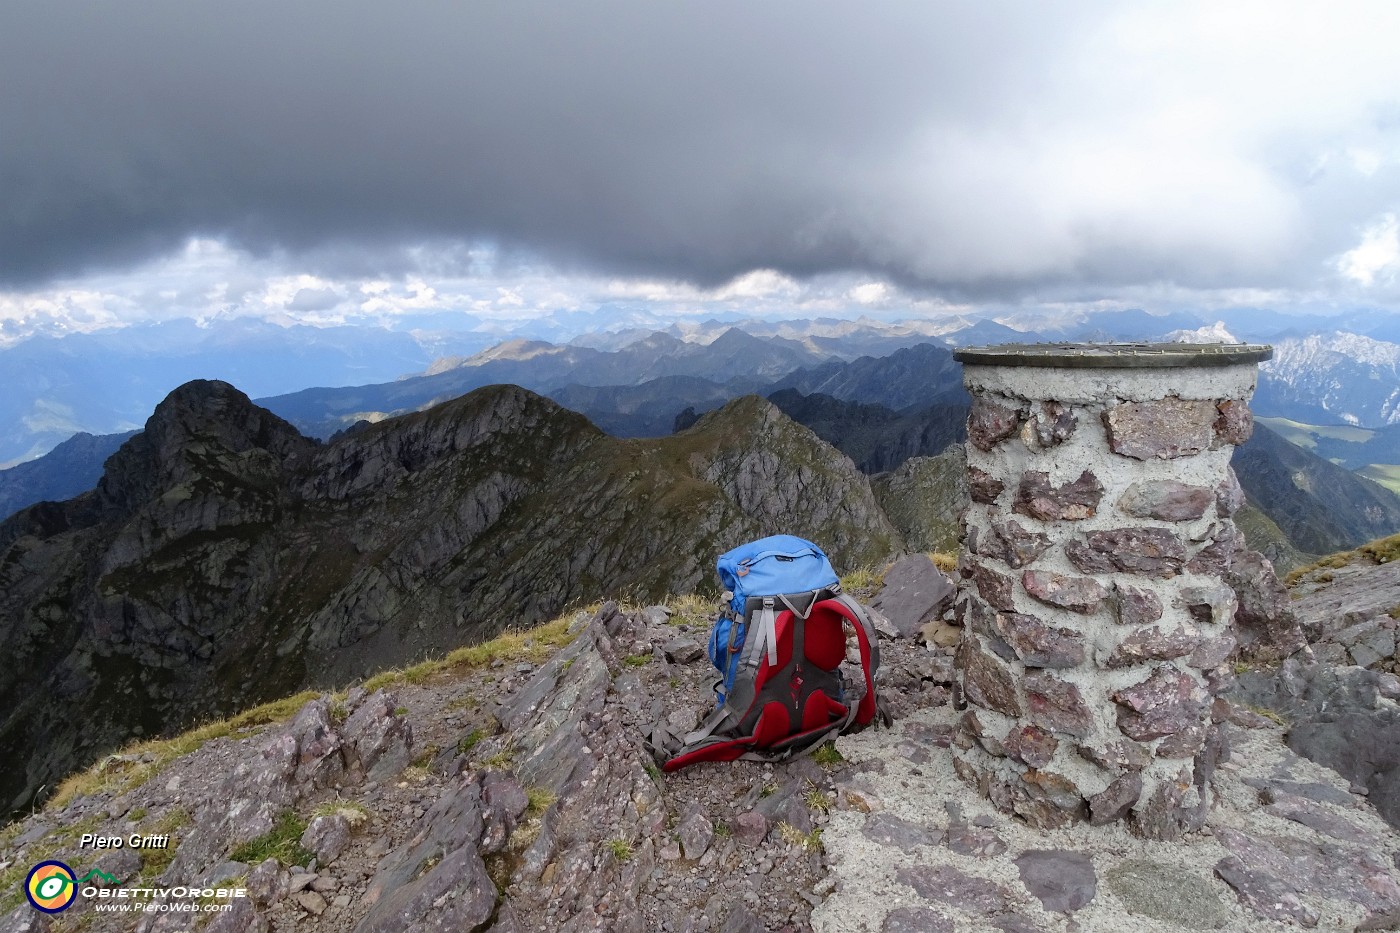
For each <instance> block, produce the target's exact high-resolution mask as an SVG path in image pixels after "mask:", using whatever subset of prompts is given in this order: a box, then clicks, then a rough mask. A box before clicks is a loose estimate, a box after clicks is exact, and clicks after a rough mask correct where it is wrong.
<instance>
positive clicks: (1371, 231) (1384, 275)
mask: <svg viewBox="0 0 1400 933" xmlns="http://www.w3.org/2000/svg"><path fill="white" fill-rule="evenodd" d="M1397 270H1400V221H1398V220H1397V219H1396V216H1395V215H1394V214H1386V215H1385V216H1384V217H1382V218H1381V219H1380V220H1379V221H1377V222H1376V223H1375V224H1373V225H1371V226H1370V227H1368V228H1367V229H1366V231H1365V233H1363V234H1362V236H1361V242H1360V243H1359V244H1358V245H1357V246H1356V248H1354V249H1350V250H1347V251H1346V252H1345V253H1343V254H1342V257H1341V258H1340V259H1339V260H1337V271H1339V272H1341V274H1342V275H1344V276H1345V277H1347V278H1348V279H1351V280H1352V281H1353V282H1356V283H1358V284H1360V285H1364V286H1370V285H1373V284H1375V283H1376V282H1378V281H1381V280H1387V279H1391V278H1393V277H1394V276H1395V273H1396V271H1397Z"/></svg>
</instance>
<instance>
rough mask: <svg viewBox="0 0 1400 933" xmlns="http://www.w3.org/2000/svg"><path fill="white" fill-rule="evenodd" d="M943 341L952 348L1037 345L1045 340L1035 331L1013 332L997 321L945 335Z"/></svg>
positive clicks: (980, 322) (979, 323)
mask: <svg viewBox="0 0 1400 933" xmlns="http://www.w3.org/2000/svg"><path fill="white" fill-rule="evenodd" d="M942 339H943V342H944V343H946V344H948V345H949V346H951V347H978V346H983V345H986V344H993V343H1036V342H1038V341H1040V340H1042V339H1044V338H1043V337H1042V336H1041V335H1040V334H1038V333H1035V332H1033V331H1024V330H1013V329H1012V328H1010V327H1007V326H1006V325H1005V324H998V323H997V322H996V321H988V320H981V321H978V322H977V323H975V324H971V325H969V326H967V327H964V328H962V329H960V330H955V331H953V332H951V333H948V334H945V335H943V338H942Z"/></svg>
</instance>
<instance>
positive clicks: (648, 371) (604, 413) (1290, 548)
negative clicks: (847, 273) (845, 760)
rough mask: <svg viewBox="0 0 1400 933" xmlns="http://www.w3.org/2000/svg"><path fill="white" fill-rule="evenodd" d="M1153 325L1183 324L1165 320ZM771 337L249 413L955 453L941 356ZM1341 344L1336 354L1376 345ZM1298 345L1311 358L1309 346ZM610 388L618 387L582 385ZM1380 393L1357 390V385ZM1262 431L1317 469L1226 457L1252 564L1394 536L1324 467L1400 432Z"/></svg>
mask: <svg viewBox="0 0 1400 933" xmlns="http://www.w3.org/2000/svg"><path fill="white" fill-rule="evenodd" d="M1120 317H1121V318H1122V320H1121V321H1120V323H1121V325H1122V326H1124V327H1141V326H1147V324H1148V323H1149V322H1150V321H1152V320H1156V319H1154V318H1150V317H1149V316H1146V315H1130V314H1125V315H1120ZM1163 323H1164V324H1173V323H1183V321H1182V320H1181V319H1179V318H1171V319H1167V320H1165V321H1163ZM772 329H774V330H775V331H778V332H775V333H772V334H769V335H767V336H762V337H760V336H755V335H753V334H749V333H747V332H745V331H743V330H739V329H737V328H732V327H725V328H723V329H722V330H720V332H719V333H717V334H714V333H705V334H702V335H700V336H703V337H705V338H712V339H709V340H708V342H695V341H688V340H685V339H681V337H678V336H675V335H672V334H665V333H655V332H652V333H646V334H631V335H627V336H626V338H625V339H620V340H619V341H617V343H619V344H621V346H620V348H618V349H611V350H601V349H596V348H593V347H587V346H578V345H565V346H558V345H554V344H549V343H545V342H542V341H512V342H508V343H505V344H500V345H497V346H495V347H492V348H490V349H489V350H486V351H483V352H481V353H479V354H476V355H475V356H472V357H469V358H465V359H461V360H456V361H453V362H450V363H448V362H440V363H439V365H438V366H437V367H436V369H437V370H438V371H436V372H433V373H431V374H425V375H421V376H416V377H413V378H409V379H400V380H396V381H393V382H387V383H380V384H377V385H366V386H357V387H351V388H318V389H307V390H304V391H301V392H297V393H293V394H291V395H286V396H277V397H273V398H268V399H263V400H262V401H261V403H262V404H264V405H266V407H267V408H268V409H270V410H271V411H273V412H275V413H276V414H278V415H279V416H281V417H283V418H285V419H286V420H288V421H289V422H291V423H292V424H293V425H294V426H296V427H297V428H298V429H299V430H300V431H302V432H304V433H306V434H308V435H312V436H318V437H322V438H326V437H329V436H331V435H332V434H334V433H336V432H339V431H344V430H347V429H349V428H352V427H356V426H359V427H364V426H365V425H368V424H370V423H373V422H376V421H380V420H383V419H385V418H388V417H392V416H395V415H401V414H405V413H411V412H415V411H421V410H425V409H427V408H429V407H431V406H433V405H435V404H439V403H442V402H444V401H448V400H451V399H453V398H457V397H459V396H460V395H462V394H464V393H466V392H469V391H472V390H475V389H477V388H481V387H483V386H486V385H492V384H500V383H507V382H513V383H515V384H518V385H521V386H523V387H525V388H528V389H530V390H532V391H536V392H539V393H541V394H545V395H547V396H550V397H552V398H553V399H554V401H556V402H557V403H559V404H560V405H563V406H564V407H566V408H570V409H572V410H574V411H578V412H579V413H581V414H583V415H585V416H586V417H587V418H588V419H589V420H591V421H592V422H593V423H594V424H596V425H598V426H599V427H601V428H603V429H604V430H605V431H606V432H607V433H609V434H611V435H613V436H615V437H622V438H629V437H659V436H664V435H666V434H669V433H670V432H671V430H672V429H673V428H674V427H675V426H676V424H677V417H678V416H679V415H682V413H685V417H684V418H682V419H681V422H680V423H681V424H683V425H689V424H692V423H694V421H695V420H697V419H698V418H699V417H700V416H701V415H702V414H703V413H704V412H706V411H709V410H712V409H714V408H718V407H720V406H722V405H724V404H726V403H727V402H729V401H731V400H733V399H735V398H737V397H740V396H742V395H746V394H765V395H767V396H768V397H769V398H770V399H771V400H772V401H773V402H774V404H776V405H778V406H779V408H781V409H782V410H783V411H784V412H785V413H786V414H787V415H788V416H789V417H791V418H793V419H794V420H796V421H798V422H799V423H802V424H804V425H806V426H807V427H809V428H810V429H811V430H813V431H814V432H816V434H817V435H818V436H820V437H822V438H823V439H824V440H826V441H828V442H829V443H832V444H834V445H835V446H837V447H838V448H839V449H841V450H842V452H844V453H845V454H847V455H848V456H849V457H851V459H852V460H854V461H855V463H856V464H857V465H858V466H859V468H860V469H861V470H862V471H864V472H865V473H867V474H871V475H874V474H878V473H883V472H888V471H892V470H896V469H898V468H899V467H900V466H901V465H902V464H903V463H905V462H906V461H907V460H909V459H910V458H913V457H931V456H936V455H938V454H940V453H941V452H943V451H944V450H945V449H946V448H947V447H948V445H949V444H952V443H954V442H957V441H959V440H961V438H962V432H963V422H964V420H965V412H966V406H967V402H968V399H967V394H966V392H965V391H964V389H963V387H962V377H961V368H960V367H959V365H958V364H957V363H956V362H955V361H954V360H953V358H952V354H951V352H950V350H949V349H948V348H947V347H945V346H943V345H938V344H931V343H921V344H916V345H914V346H910V347H902V348H899V349H896V350H894V351H893V352H891V353H889V354H888V355H887V356H883V357H875V356H858V357H856V358H854V359H850V360H842V359H825V360H821V359H818V357H817V352H818V350H817V348H818V346H819V345H818V344H816V343H814V341H826V342H827V343H825V344H821V345H820V346H824V347H826V348H828V349H830V348H831V347H833V346H836V345H837V344H838V343H840V344H841V345H842V346H843V347H844V348H845V349H850V348H852V347H854V346H857V345H859V346H868V345H869V344H870V342H871V341H872V340H874V339H875V337H874V336H873V334H875V333H877V332H878V329H877V328H875V327H873V326H871V325H861V324H854V323H851V322H841V323H840V325H839V326H838V325H837V324H830V325H826V326H822V327H817V328H815V329H814V333H812V334H808V335H807V336H806V337H805V338H803V339H797V338H795V337H794V336H792V334H793V333H794V332H795V331H796V328H795V326H793V325H791V324H789V325H785V329H779V328H772ZM685 336H687V337H692V338H694V337H696V336H697V334H696V333H695V332H692V333H688V334H686V335H685ZM887 336H889V337H890V339H892V340H894V341H896V342H898V341H904V340H907V339H915V338H917V337H918V336H919V335H918V334H917V332H916V331H915V330H913V329H908V330H905V331H901V332H899V333H896V334H893V335H887ZM1293 339H1294V338H1285V340H1284V341H1282V342H1281V344H1280V346H1281V347H1282V348H1283V349H1282V351H1281V354H1280V356H1281V359H1282V360H1283V361H1284V362H1286V363H1288V371H1290V372H1295V373H1296V372H1299V371H1301V370H1300V368H1299V367H1298V366H1296V365H1295V361H1296V359H1297V356H1296V355H1295V354H1293V353H1292V352H1291V350H1290V349H1289V348H1290V347H1291V346H1292V344H1290V343H1289V341H1292V340H1293ZM1339 339H1340V341H1341V345H1343V346H1368V347H1370V346H1372V344H1373V343H1374V342H1371V343H1370V344H1367V343H1364V342H1363V343H1358V342H1356V341H1349V339H1348V338H1345V337H1343V338H1339ZM1308 340H1309V341H1311V345H1313V346H1319V345H1321V344H1320V343H1319V341H1318V340H1317V339H1315V338H1308ZM842 342H844V343H842ZM1369 359H1370V365H1381V364H1383V363H1384V360H1385V357H1384V356H1380V357H1377V356H1376V355H1375V354H1373V355H1372V356H1371V357H1369ZM1356 365H1361V364H1360V363H1359V362H1358V363H1357V364H1356ZM670 370H677V372H670ZM658 373H661V374H662V375H657V374H658ZM775 373H776V374H777V375H774V374H775ZM585 380H587V381H585ZM606 380H621V381H619V382H614V383H611V384H591V383H594V382H597V383H604V382H605V381H606ZM1377 381H1380V380H1378V379H1368V380H1367V384H1368V385H1372V384H1374V383H1376V382H1377ZM1270 384H1271V383H1270V382H1269V377H1268V374H1267V370H1265V371H1264V372H1261V378H1260V386H1261V388H1260V394H1259V396H1258V397H1264V398H1265V400H1266V401H1267V396H1268V393H1267V392H1266V391H1265V387H1266V386H1268V385H1270ZM1255 407H1256V410H1258V409H1260V408H1261V407H1263V406H1262V405H1256V406H1255ZM1264 410H1267V408H1265V409H1264ZM1263 423H1267V424H1272V425H1274V426H1276V427H1277V426H1283V427H1284V429H1285V430H1284V434H1285V437H1287V438H1288V439H1289V440H1291V441H1293V442H1294V444H1300V445H1302V446H1303V447H1308V446H1311V447H1313V448H1314V450H1315V451H1316V453H1318V454H1320V455H1322V459H1321V460H1319V459H1318V457H1316V456H1313V455H1312V454H1311V453H1308V452H1307V451H1305V450H1292V449H1288V448H1285V447H1280V446H1278V444H1276V443H1273V442H1272V441H1273V440H1274V439H1273V438H1272V436H1271V435H1267V434H1264V433H1263V432H1262V431H1261V432H1260V434H1259V436H1258V438H1257V439H1256V440H1255V441H1253V442H1251V444H1250V445H1246V446H1245V447H1244V448H1242V449H1241V450H1240V451H1239V452H1237V455H1236V457H1237V461H1236V462H1237V464H1239V472H1240V475H1241V481H1242V482H1243V483H1244V484H1245V487H1246V489H1247V490H1249V491H1250V493H1251V499H1252V500H1254V501H1255V504H1256V505H1257V506H1258V507H1259V509H1260V510H1261V512H1260V515H1261V516H1262V518H1263V519H1267V521H1263V520H1261V521H1259V522H1256V523H1255V525H1254V527H1255V528H1256V531H1257V533H1258V534H1260V535H1267V536H1268V540H1260V541H1259V542H1258V546H1259V548H1260V549H1261V550H1264V549H1266V547H1267V546H1272V548H1273V554H1274V556H1276V557H1279V559H1280V563H1281V564H1282V565H1288V564H1290V563H1292V562H1293V561H1294V559H1295V558H1294V556H1293V555H1295V554H1297V555H1306V554H1317V553H1323V552H1326V551H1331V550H1340V549H1344V548H1350V547H1355V546H1357V545H1358V544H1360V543H1361V542H1364V541H1367V540H1370V539H1372V538H1374V537H1377V536H1380V535H1383V534H1389V533H1391V532H1393V531H1396V530H1400V523H1397V522H1396V520H1395V518H1396V515H1397V512H1396V504H1397V503H1396V500H1395V499H1394V497H1393V496H1392V495H1391V493H1390V492H1388V491H1387V490H1385V489H1378V488H1377V487H1376V486H1375V485H1373V484H1372V483H1371V482H1368V481H1366V480H1364V479H1362V478H1361V477H1360V476H1359V475H1356V474H1353V473H1348V472H1347V471H1346V470H1342V469H1340V468H1333V467H1332V465H1331V464H1329V463H1327V462H1326V461H1327V460H1328V459H1332V460H1336V461H1338V462H1339V463H1342V464H1344V465H1345V466H1346V467H1348V468H1352V469H1358V470H1363V471H1365V472H1366V473H1368V474H1369V475H1372V476H1374V478H1375V479H1377V480H1379V481H1381V482H1382V483H1386V482H1390V481H1391V479H1392V477H1391V476H1390V474H1389V473H1388V472H1387V471H1388V470H1390V469H1391V466H1390V465H1393V464H1400V425H1397V426H1395V427H1394V428H1393V429H1392V428H1381V429H1378V430H1370V429H1361V428H1354V427H1348V426H1342V427H1336V428H1319V427H1316V426H1314V425H1307V424H1303V423H1302V422H1295V421H1292V420H1288V419H1280V418H1272V419H1270V418H1267V417H1266V418H1264V419H1263ZM104 443H105V444H106V445H107V446H106V447H105V448H104V447H103V446H102V445H103V444H104ZM115 446H116V442H115V441H114V440H110V439H109V440H106V441H103V442H90V443H86V444H84V445H79V446H78V447H77V448H75V449H66V450H65V451H64V453H63V455H62V456H60V457H56V458H54V459H50V458H45V459H44V460H43V461H40V462H38V463H35V464H32V465H30V466H29V467H28V468H27V469H26V470H23V471H13V470H12V471H0V502H8V503H10V504H11V506H12V507H18V506H19V505H22V504H28V502H31V501H38V499H40V498H50V499H53V498H62V493H64V492H67V493H71V492H72V491H74V490H81V489H84V488H90V487H91V485H92V483H94V482H95V480H96V477H97V476H98V475H99V474H100V471H101V462H102V460H103V459H105V454H104V450H110V449H114V448H115ZM84 452H86V453H85V454H84ZM1394 470H1395V471H1396V473H1397V474H1400V466H1395V467H1394ZM34 476H42V477H46V478H52V479H53V481H54V482H59V483H60V486H58V487H55V490H57V491H49V489H48V487H45V486H42V485H39V484H36V483H35V482H34V481H33V480H32V477H34ZM1324 476H1325V477H1326V479H1325V481H1323V480H1322V479H1321V477H1324ZM1289 477H1291V478H1292V479H1289V480H1288V482H1287V484H1286V485H1285V484H1284V480H1285V479H1286V478H1289ZM1394 478H1395V479H1400V475H1397V476H1396V477H1394ZM1329 497H1331V499H1330V501H1329ZM1346 503H1352V506H1351V507H1347V506H1346Z"/></svg>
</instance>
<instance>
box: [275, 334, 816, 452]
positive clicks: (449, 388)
mask: <svg viewBox="0 0 1400 933" xmlns="http://www.w3.org/2000/svg"><path fill="white" fill-rule="evenodd" d="M817 359H819V358H818V357H817V356H816V355H815V354H813V353H811V352H810V351H808V350H806V349H805V348H803V347H801V346H800V345H799V344H796V343H795V342H793V341H789V340H785V339H781V338H773V339H761V338H758V337H754V336H751V335H749V334H746V333H744V332H743V331H741V330H737V329H734V328H731V329H729V330H727V331H726V332H725V333H723V334H721V335H720V336H719V337H718V338H716V339H715V340H714V341H713V342H711V343H708V344H699V343H688V342H686V341H683V340H679V339H677V338H675V337H673V336H671V335H669V334H664V333H653V334H651V335H649V336H648V337H646V338H644V339H642V340H638V341H635V342H632V343H629V344H628V345H627V346H625V347H623V348H621V349H619V350H612V351H604V350H595V349H593V348H592V347H583V346H572V345H567V344H566V345H563V346H560V345H556V344H552V343H548V342H545V341H526V340H512V341H507V342H506V343H503V344H500V345H498V346H496V347H493V348H491V349H490V350H488V351H485V352H483V353H479V354H477V355H476V356H473V357H470V358H467V359H463V360H456V361H440V362H439V363H438V364H436V365H435V366H434V367H433V370H432V371H430V372H429V373H428V374H426V375H422V376H414V377H411V378H406V379H399V380H397V381H395V382H391V383H384V384H379V385H363V386H354V387H350V388H325V389H322V388H317V389H306V390H303V391H301V392H294V393H291V394H289V395H282V396H276V397H272V398H264V399H260V400H259V403H260V404H262V405H265V406H266V407H267V408H269V409H270V410H272V411H274V412H276V413H277V414H278V415H280V416H282V417H283V418H286V419H287V420H288V421H290V422H292V423H293V424H295V425H296V426H297V427H298V428H299V429H300V430H302V431H305V432H307V433H309V434H313V435H315V436H318V437H328V436H330V435H331V434H333V433H334V432H336V431H338V430H341V429H342V428H344V427H347V426H349V425H351V424H353V423H354V422H356V421H359V420H362V419H368V420H371V421H373V420H377V419H380V418H383V417H386V416H389V415H394V414H403V413H406V412H412V411H420V410H422V409H424V408H426V407H428V406H431V405H435V404H438V403H440V402H445V401H447V400H449V399H453V398H456V397H458V396H460V395H464V394H466V393H467V392H470V391H472V390H473V389H479V388H481V387H483V386H488V385H518V386H522V387H524V388H527V389H530V390H531V391H533V392H539V393H540V394H542V395H550V394H551V393H554V392H556V391H560V390H563V389H564V388H565V387H566V386H598V387H603V386H636V385H641V384H643V383H646V382H649V381H651V380H653V379H659V378H663V377H675V376H691V377H698V378H701V379H705V380H708V381H710V382H715V383H725V382H728V381H729V380H731V379H736V378H737V379H746V378H747V379H755V380H757V381H758V382H759V384H762V382H763V381H765V380H771V379H776V378H777V377H779V376H781V375H783V374H784V373H788V372H791V371H792V370H794V369H796V368H798V367H800V366H804V365H808V364H810V363H812V362H814V361H816V360H817ZM688 404H692V403H691V402H689V401H687V402H684V404H682V405H680V406H679V408H684V407H685V406H686V405H688ZM679 408H677V409H675V410H672V411H669V412H666V413H663V415H669V416H671V417H674V415H675V413H676V411H678V410H679ZM667 430H669V427H668V428H667Z"/></svg>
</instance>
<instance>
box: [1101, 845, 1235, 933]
mask: <svg viewBox="0 0 1400 933" xmlns="http://www.w3.org/2000/svg"><path fill="white" fill-rule="evenodd" d="M1104 885H1105V887H1107V888H1108V890H1110V891H1112V892H1113V894H1114V895H1116V896H1117V898H1118V899H1119V900H1120V901H1122V902H1123V906H1124V907H1126V908H1127V909H1128V912H1129V913H1134V914H1139V915H1141V916H1144V917H1151V918H1152V919H1154V920H1161V921H1163V922H1165V923H1170V924H1173V925H1174V926H1179V927H1183V928H1185V929H1188V930H1218V929H1220V928H1221V927H1223V926H1225V924H1226V923H1228V922H1229V919H1230V913H1229V910H1228V909H1227V908H1226V906H1225V904H1224V902H1222V901H1221V900H1220V896H1219V895H1218V894H1217V893H1216V891H1215V889H1214V888H1213V887H1212V886H1211V884H1210V882H1208V881H1206V880H1205V879H1204V878H1199V877H1197V876H1195V875H1190V874H1186V873H1184V872H1182V870H1181V869H1180V868H1178V867H1176V866H1170V865H1163V864H1162V863H1160V862H1153V861H1150V860H1147V859H1131V860H1128V861H1123V862H1119V863H1118V864H1117V865H1114V866H1113V867H1112V868H1110V869H1109V870H1108V871H1107V872H1105V873H1104Z"/></svg>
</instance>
